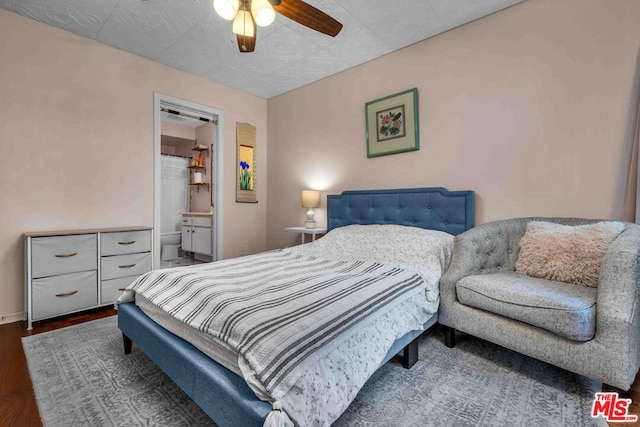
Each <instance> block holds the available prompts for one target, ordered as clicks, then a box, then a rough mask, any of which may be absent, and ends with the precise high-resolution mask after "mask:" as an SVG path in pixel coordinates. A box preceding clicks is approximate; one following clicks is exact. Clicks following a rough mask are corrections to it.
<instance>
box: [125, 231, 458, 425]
mask: <svg viewBox="0 0 640 427" xmlns="http://www.w3.org/2000/svg"><path fill="white" fill-rule="evenodd" d="M360 227H361V226H360ZM376 227H378V228H376ZM379 227H380V226H368V227H364V228H359V227H356V228H352V227H344V229H343V230H341V231H340V232H337V233H334V235H335V237H332V233H333V232H332V233H329V234H328V235H327V236H325V237H324V238H322V239H320V240H318V241H317V242H316V244H308V245H304V246H301V247H297V248H292V249H285V250H279V251H272V252H265V253H261V254H258V255H253V256H249V257H244V258H237V259H231V260H226V261H221V262H217V263H211V264H205V265H200V266H194V267H187V268H178V269H169V270H159V271H154V272H151V273H148V274H146V275H144V276H141V277H140V278H139V279H138V280H136V281H135V282H134V283H133V284H132V285H131V286H130V287H128V288H127V289H128V291H131V292H135V293H138V294H140V295H142V296H144V297H145V298H146V299H148V300H149V301H151V302H152V303H153V304H154V305H156V306H158V307H159V308H160V309H162V310H163V311H165V312H167V313H169V314H171V315H172V316H173V317H175V318H176V319H178V320H180V321H182V322H184V323H186V324H188V325H190V326H192V327H194V328H196V329H198V330H200V331H204V332H206V333H208V334H210V335H211V336H213V337H215V338H217V339H220V340H222V341H224V342H225V343H227V344H228V345H229V346H230V347H231V348H233V349H234V350H236V351H237V352H238V353H239V355H240V356H239V359H240V363H239V365H240V367H241V368H243V367H244V369H242V371H243V374H245V375H244V376H245V379H247V380H248V383H249V384H250V385H251V386H252V388H254V389H258V390H256V391H257V394H258V395H259V396H261V398H266V399H267V400H270V401H272V402H274V401H277V402H281V404H282V405H283V407H284V409H285V411H286V412H287V413H288V414H289V416H290V418H291V419H293V420H294V421H295V422H296V423H298V424H302V425H311V424H328V423H331V422H332V421H333V420H335V419H336V418H337V416H339V415H340V413H341V412H342V411H343V410H344V409H345V408H346V406H347V405H348V403H349V402H350V401H351V400H352V399H353V398H354V397H355V394H356V393H357V390H358V389H359V388H360V387H361V386H362V384H363V383H364V381H366V379H367V378H368V377H369V376H370V375H371V374H372V373H373V371H375V368H376V367H377V365H376V359H377V364H379V363H380V362H381V360H382V358H383V357H384V355H385V354H386V351H387V350H386V349H388V347H389V346H390V344H389V343H387V344H384V346H386V349H385V348H379V349H375V350H371V352H373V353H376V354H375V355H366V356H364V358H365V359H367V360H369V361H368V362H366V363H364V365H366V368H363V367H360V368H358V369H359V370H361V371H364V372H358V373H354V374H353V377H354V379H355V381H356V386H355V387H354V386H353V385H350V386H348V387H346V389H347V390H346V391H345V392H346V394H347V396H342V397H340V396H338V400H340V401H345V400H346V405H344V404H342V406H344V407H343V408H341V409H339V412H337V411H336V410H335V408H322V407H317V405H314V404H313V402H311V403H309V401H308V399H309V396H305V397H304V398H302V399H301V398H300V396H299V393H298V391H299V390H300V388H301V387H302V388H304V387H305V384H300V383H299V382H300V380H301V378H307V379H309V373H310V372H312V371H313V370H314V368H317V367H318V366H321V365H322V364H323V363H324V362H325V361H327V360H331V359H332V356H331V353H332V351H334V350H336V349H337V348H339V347H340V346H341V345H342V344H344V343H347V342H349V340H350V339H351V340H352V339H353V338H354V337H356V336H358V335H362V333H363V330H364V332H365V335H367V337H368V339H371V338H372V337H373V336H372V335H371V334H372V332H370V331H368V330H366V328H367V327H368V326H371V325H374V324H376V323H380V322H382V323H384V322H387V323H388V322H389V321H391V322H392V323H393V322H395V323H393V324H394V325H395V324H403V322H404V323H407V324H406V325H404V324H403V326H401V327H400V329H398V330H397V331H395V332H394V334H392V335H394V336H389V337H387V339H386V341H389V340H391V342H392V341H393V340H394V339H395V338H398V337H399V336H402V335H404V334H405V333H406V332H408V331H409V330H411V329H413V328H415V327H416V326H418V327H419V325H421V324H423V323H424V322H426V321H427V320H428V318H429V316H430V315H432V314H433V313H435V312H436V311H437V281H438V278H439V277H440V275H441V274H442V272H443V271H444V270H445V269H446V266H447V264H448V260H449V254H450V249H451V247H450V246H451V244H452V236H449V235H446V234H445V233H439V232H429V231H427V230H420V229H412V230H406V229H408V227H400V229H397V228H394V227H398V226H383V228H379ZM338 230H340V229H338ZM335 231H337V230H335ZM371 233H373V234H374V236H372V235H371ZM390 233H391V234H390ZM416 234H418V237H419V238H416ZM363 236H366V238H365V240H366V242H363V241H361V240H362V239H361V238H362V237H363ZM376 236H377V238H378V239H379V238H382V239H383V240H384V241H385V242H386V243H382V242H378V243H380V244H377V245H375V244H374V243H375V241H376V240H377V239H375V238H374V237H376ZM345 238H346V239H347V240H350V241H351V242H353V243H356V244H357V245H358V248H357V250H354V249H355V248H353V247H351V248H349V246H350V245H349V243H346V244H345V242H344V239H345ZM407 239H409V240H410V243H407V242H406V240H407ZM394 240H395V242H394ZM332 241H333V243H334V244H335V245H334V248H335V250H333V251H332V249H328V250H327V249H326V248H325V247H327V246H331V243H332ZM320 242H322V243H320ZM367 242H368V243H367ZM416 242H418V243H416ZM416 244H417V246H416ZM368 245H369V246H372V247H373V246H375V247H376V249H375V250H374V252H375V251H379V250H380V246H385V245H391V246H390V248H387V249H385V250H384V251H383V252H385V251H386V252H387V254H386V256H387V257H389V258H390V259H392V260H393V261H394V263H393V264H388V263H385V262H384V261H385V260H381V259H379V258H380V255H379V254H377V255H374V254H372V253H371V251H369V252H367V248H366V246H368ZM394 248H395V249H394ZM407 248H408V250H407ZM327 251H328V252H327ZM398 251H400V253H398ZM424 251H426V253H427V255H426V256H425V252H424ZM402 252H406V253H402ZM430 252H432V253H430ZM367 257H368V258H369V259H366V258H367ZM371 258H377V259H371ZM398 258H400V259H402V260H403V261H404V262H403V265H399V264H397V259H398ZM425 262H426V263H425ZM434 295H436V297H435V299H434ZM124 299H126V298H124ZM400 306H402V307H403V308H402V310H401V311H399V310H398V309H399V307H400ZM408 306H415V307H416V309H415V310H414V311H416V313H410V314H407V313H406V307H408ZM425 307H428V309H425ZM392 312H395V316H400V317H403V316H404V317H406V319H401V320H399V321H398V320H394V319H386V318H385V316H389V313H392ZM418 313H419V314H418ZM381 317H382V319H381ZM389 325H391V324H388V325H387V326H386V327H387V328H391V326H389ZM384 334H385V331H380V333H379V335H381V336H382V335H384ZM396 334H398V335H397V336H395V335H396ZM374 335H375V334H374ZM373 338H375V337H373ZM378 338H380V337H378ZM380 339H381V338H380ZM381 341H385V340H381ZM379 353H382V354H379ZM358 357H360V358H362V355H360V356H358ZM353 363H355V364H362V363H361V362H359V361H355V362H353ZM329 364H330V363H329ZM325 368H326V366H325ZM343 376H344V375H343ZM312 381H317V378H312ZM320 381H322V380H320ZM360 383H361V384H360ZM354 389H355V393H354ZM292 390H293V391H292ZM290 391H291V393H290ZM294 391H295V392H294ZM312 399H313V398H312ZM329 400H331V399H329ZM303 401H304V402H303ZM334 403H335V399H334ZM298 406H304V407H305V409H303V410H300V409H299V408H297V407H298ZM328 414H331V415H328Z"/></svg>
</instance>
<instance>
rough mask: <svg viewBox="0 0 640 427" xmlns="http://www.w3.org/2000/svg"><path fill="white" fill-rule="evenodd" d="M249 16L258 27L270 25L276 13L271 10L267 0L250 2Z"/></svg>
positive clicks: (271, 7)
mask: <svg viewBox="0 0 640 427" xmlns="http://www.w3.org/2000/svg"><path fill="white" fill-rule="evenodd" d="M251 14H252V15H253V19H255V21H256V24H257V25H258V26H260V27H266V26H267V25H271V23H272V22H273V20H274V19H276V12H275V10H273V6H271V3H269V0H252V1H251Z"/></svg>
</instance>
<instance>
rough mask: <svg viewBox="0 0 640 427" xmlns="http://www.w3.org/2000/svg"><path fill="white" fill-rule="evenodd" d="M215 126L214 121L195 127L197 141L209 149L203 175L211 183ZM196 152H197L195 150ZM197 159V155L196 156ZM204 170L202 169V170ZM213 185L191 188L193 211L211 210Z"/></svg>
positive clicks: (204, 162) (205, 154) (204, 153)
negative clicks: (207, 187)
mask: <svg viewBox="0 0 640 427" xmlns="http://www.w3.org/2000/svg"><path fill="white" fill-rule="evenodd" d="M214 127H215V125H214V124H213V123H206V124H204V125H202V126H198V127H197V128H196V129H195V135H196V141H197V142H198V145H206V146H207V147H208V148H209V151H207V152H203V157H204V159H203V164H204V165H205V168H206V170H205V175H204V177H203V180H204V182H208V183H209V184H211V183H212V182H213V172H212V170H211V160H212V159H213V152H212V151H211V147H212V145H213V144H214V142H213V138H214ZM194 154H197V153H195V152H194ZM194 158H196V159H197V155H195V156H194ZM200 172H202V171H200ZM212 191H213V190H212V185H209V189H208V190H207V189H206V188H204V187H200V188H197V187H196V186H193V187H192V189H191V211H192V212H210V211H211V194H213V193H212Z"/></svg>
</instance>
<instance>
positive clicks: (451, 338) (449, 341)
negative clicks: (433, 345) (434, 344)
mask: <svg viewBox="0 0 640 427" xmlns="http://www.w3.org/2000/svg"><path fill="white" fill-rule="evenodd" d="M444 345H446V346H447V347H449V348H453V347H455V346H456V330H455V328H451V327H449V326H445V327H444Z"/></svg>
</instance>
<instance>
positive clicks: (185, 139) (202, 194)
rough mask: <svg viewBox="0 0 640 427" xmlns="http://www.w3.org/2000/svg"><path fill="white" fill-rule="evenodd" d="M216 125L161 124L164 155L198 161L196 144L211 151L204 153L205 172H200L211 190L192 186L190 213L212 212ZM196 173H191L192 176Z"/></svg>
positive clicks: (190, 188) (190, 190) (190, 191)
mask: <svg viewBox="0 0 640 427" xmlns="http://www.w3.org/2000/svg"><path fill="white" fill-rule="evenodd" d="M214 132H215V125H214V124H213V123H204V124H202V125H200V126H198V127H196V128H193V127H190V126H184V125H179V124H175V123H170V122H162V124H161V133H162V135H161V140H160V143H161V146H162V153H163V154H174V155H177V156H184V157H189V158H190V159H194V160H198V154H199V152H197V151H193V150H192V148H193V146H194V145H195V144H196V141H197V144H198V145H205V146H207V147H208V148H209V151H207V152H203V162H202V163H203V164H204V166H205V170H204V171H202V170H198V172H202V173H203V174H204V177H203V181H204V182H208V183H209V184H210V185H209V189H206V188H205V187H204V186H200V187H199V186H190V187H189V193H190V198H189V200H190V202H189V205H190V206H189V211H191V212H210V211H211V206H212V203H211V202H212V198H211V195H212V194H213V193H212V191H213V190H212V187H213V186H212V185H211V183H212V181H213V174H212V167H211V162H212V159H213V153H212V151H211V147H212V145H213V141H214ZM193 172H194V171H191V172H190V173H191V174H192V173H193Z"/></svg>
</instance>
